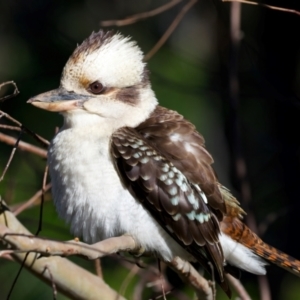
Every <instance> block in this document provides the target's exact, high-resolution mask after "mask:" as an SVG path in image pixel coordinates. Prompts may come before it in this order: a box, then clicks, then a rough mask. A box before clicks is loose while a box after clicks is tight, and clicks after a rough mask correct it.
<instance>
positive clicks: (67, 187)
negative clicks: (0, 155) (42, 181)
mask: <svg viewBox="0 0 300 300" xmlns="http://www.w3.org/2000/svg"><path fill="white" fill-rule="evenodd" d="M79 141H80V142H79ZM48 161H49V171H50V176H51V179H52V184H53V188H52V193H53V198H54V202H55V205H56V208H57V211H58V213H59V215H60V216H61V217H62V218H64V219H65V220H66V221H67V222H68V223H70V224H71V231H72V232H73V233H74V234H75V235H78V236H82V237H83V239H84V240H85V241H87V242H90V243H95V242H97V241H100V240H103V239H105V238H109V237H112V236H119V235H122V234H125V233H128V234H130V235H132V236H133V237H134V238H135V239H136V241H138V242H139V243H140V244H141V246H142V247H143V248H145V250H147V251H153V252H157V253H158V254H159V255H160V256H162V257H163V258H164V259H167V260H170V259H172V257H174V256H176V255H178V256H181V257H183V258H184V257H187V253H186V252H185V250H183V249H182V248H181V247H180V246H179V245H178V244H177V243H176V242H175V241H174V240H173V239H172V238H171V237H170V236H169V235H168V234H167V233H166V232H165V231H164V230H163V229H162V228H161V227H160V225H158V223H157V222H156V221H155V220H154V219H153V218H152V217H151V215H150V213H149V212H148V211H147V210H145V209H144V208H143V206H142V205H141V204H140V203H139V202H138V201H137V200H135V199H134V198H133V197H132V196H131V194H130V193H129V192H128V190H127V189H126V188H124V186H123V185H122V183H121V180H120V178H119V175H118V173H117V171H116V170H115V167H114V165H113V163H112V158H111V156H110V152H109V138H107V137H98V138H95V136H92V137H91V136H90V135H86V134H85V135H84V136H81V133H80V132H79V131H78V130H77V131H76V130H75V129H66V130H64V131H61V132H59V133H58V134H57V135H56V137H55V138H54V139H53V141H52V143H51V146H50V148H49V158H48Z"/></svg>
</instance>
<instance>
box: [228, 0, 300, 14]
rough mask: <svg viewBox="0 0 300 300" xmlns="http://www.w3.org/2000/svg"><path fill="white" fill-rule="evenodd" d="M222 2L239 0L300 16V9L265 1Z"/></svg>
mask: <svg viewBox="0 0 300 300" xmlns="http://www.w3.org/2000/svg"><path fill="white" fill-rule="evenodd" d="M222 2H239V3H244V4H249V5H257V6H262V7H266V8H270V9H273V10H279V11H283V12H288V13H292V14H296V15H298V16H300V11H298V10H295V9H289V8H284V7H279V6H273V5H268V4H264V3H258V2H252V1H247V0H222Z"/></svg>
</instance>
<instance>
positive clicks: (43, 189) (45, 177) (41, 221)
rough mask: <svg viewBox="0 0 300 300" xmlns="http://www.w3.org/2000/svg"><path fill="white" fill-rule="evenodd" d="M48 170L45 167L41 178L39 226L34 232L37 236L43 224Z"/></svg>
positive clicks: (47, 167)
mask: <svg viewBox="0 0 300 300" xmlns="http://www.w3.org/2000/svg"><path fill="white" fill-rule="evenodd" d="M48 169H49V166H48V165H46V167H45V171H44V176H43V184H42V195H41V205H40V217H39V226H38V229H37V231H36V234H35V235H38V234H39V233H40V232H41V230H42V223H43V209H44V202H45V193H46V187H47V185H46V182H47V176H48Z"/></svg>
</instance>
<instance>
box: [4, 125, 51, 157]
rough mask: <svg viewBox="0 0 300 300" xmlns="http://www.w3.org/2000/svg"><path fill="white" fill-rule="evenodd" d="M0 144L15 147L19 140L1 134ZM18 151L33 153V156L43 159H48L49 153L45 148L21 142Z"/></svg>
mask: <svg viewBox="0 0 300 300" xmlns="http://www.w3.org/2000/svg"><path fill="white" fill-rule="evenodd" d="M20 131H21V128H20ZM0 142H4V143H6V144H8V145H11V146H14V145H15V144H16V142H17V139H16V138H14V137H12V136H10V135H6V134H4V133H1V132H0ZM18 149H19V150H23V151H28V152H31V153H33V154H36V155H38V156H41V157H42V158H47V151H46V150H44V149H43V148H40V147H37V146H34V145H32V144H29V143H26V142H22V141H20V142H19V146H18Z"/></svg>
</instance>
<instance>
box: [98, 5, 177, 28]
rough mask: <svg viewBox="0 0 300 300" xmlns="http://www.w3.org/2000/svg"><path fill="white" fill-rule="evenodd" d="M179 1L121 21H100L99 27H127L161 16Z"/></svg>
mask: <svg viewBox="0 0 300 300" xmlns="http://www.w3.org/2000/svg"><path fill="white" fill-rule="evenodd" d="M181 1H182V0H172V1H170V2H168V3H166V4H164V5H162V6H160V7H158V8H155V9H153V10H150V11H146V12H143V13H139V14H136V15H132V16H129V17H126V18H125V19H123V20H107V21H102V22H100V26H104V27H106V26H126V25H129V24H133V23H135V22H138V21H141V20H145V19H147V18H150V17H154V16H156V15H158V14H161V13H163V12H164V11H166V10H168V9H170V8H172V7H173V6H175V5H176V4H178V3H179V2H181Z"/></svg>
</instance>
